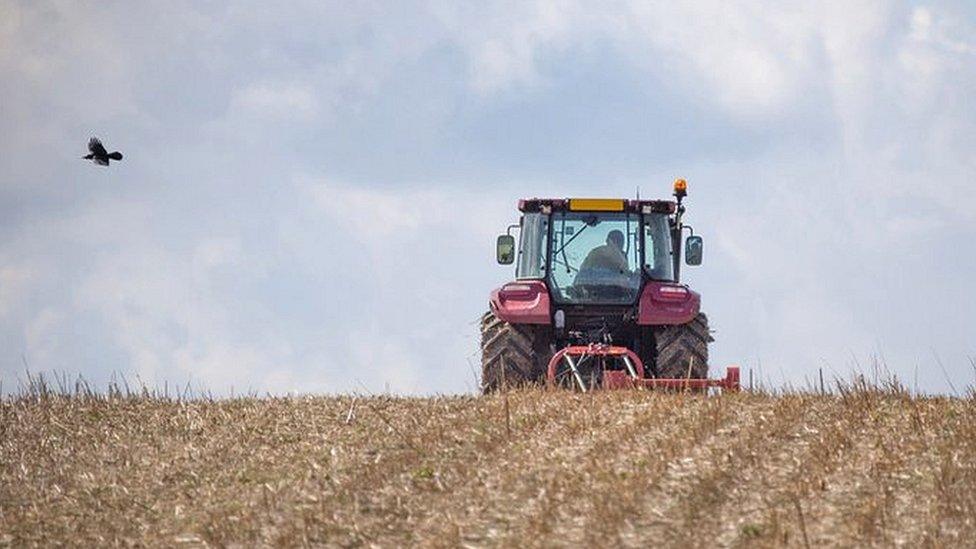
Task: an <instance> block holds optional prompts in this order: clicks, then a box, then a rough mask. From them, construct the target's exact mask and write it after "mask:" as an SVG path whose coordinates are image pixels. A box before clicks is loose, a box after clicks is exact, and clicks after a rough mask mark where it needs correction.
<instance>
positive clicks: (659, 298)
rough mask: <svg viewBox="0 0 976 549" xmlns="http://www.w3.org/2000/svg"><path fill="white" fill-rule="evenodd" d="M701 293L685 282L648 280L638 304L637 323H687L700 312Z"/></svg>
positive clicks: (652, 324) (649, 324) (643, 324)
mask: <svg viewBox="0 0 976 549" xmlns="http://www.w3.org/2000/svg"><path fill="white" fill-rule="evenodd" d="M700 308H701V295H700V294H699V293H698V292H695V291H692V290H691V289H689V288H688V287H687V286H685V285H683V284H676V283H674V282H656V281H651V282H648V283H647V284H646V285H645V286H644V291H643V292H641V296H640V300H639V301H638V304H637V324H640V325H642V326H659V325H664V324H668V325H673V324H686V323H688V322H691V321H692V319H694V318H695V316H696V315H697V314H698V311H699V309H700Z"/></svg>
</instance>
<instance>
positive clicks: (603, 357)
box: [546, 343, 740, 393]
mask: <svg viewBox="0 0 976 549" xmlns="http://www.w3.org/2000/svg"><path fill="white" fill-rule="evenodd" d="M689 366H691V365H689ZM692 369H693V368H691V367H689V375H690V372H691V370H692ZM546 381H547V382H548V383H549V384H552V385H559V386H563V387H565V386H570V387H573V388H575V389H579V390H580V391H582V392H584V393H585V392H587V391H591V390H593V389H634V388H646V389H668V390H672V391H682V390H690V391H707V390H708V389H710V388H713V387H715V388H719V389H722V390H723V391H730V392H738V391H739V388H740V386H739V367H738V366H729V367H728V368H726V371H725V377H724V378H722V379H700V378H692V377H686V378H660V377H646V376H645V370H644V363H643V362H641V359H640V357H638V356H637V354H636V353H634V352H633V351H631V350H630V349H628V348H626V347H614V346H612V345H606V344H602V343H592V344H590V345H586V346H582V345H571V346H569V347H565V348H563V349H561V350H559V351H558V352H557V353H556V354H555V355H553V357H552V359H551V360H550V361H549V367H548V368H547V371H546Z"/></svg>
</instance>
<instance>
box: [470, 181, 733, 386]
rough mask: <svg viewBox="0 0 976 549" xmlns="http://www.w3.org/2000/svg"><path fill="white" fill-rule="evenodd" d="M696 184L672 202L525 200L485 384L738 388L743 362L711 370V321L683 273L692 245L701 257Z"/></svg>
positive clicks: (509, 246)
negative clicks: (691, 195) (720, 371)
mask: <svg viewBox="0 0 976 549" xmlns="http://www.w3.org/2000/svg"><path fill="white" fill-rule="evenodd" d="M687 189H688V185H687V183H686V182H685V181H684V180H683V179H678V180H676V181H675V183H674V200H639V199H638V200H628V199H617V198H531V199H524V200H520V201H519V204H518V207H519V211H520V212H521V217H520V219H519V223H518V224H517V225H512V226H510V227H509V228H508V231H506V234H503V235H501V236H499V237H498V242H497V248H496V255H497V260H498V262H499V263H500V264H503V265H511V264H513V263H514V264H515V265H516V269H515V280H514V281H512V282H509V283H507V284H505V285H504V286H502V287H501V288H498V289H496V290H495V291H493V292H492V293H491V299H490V301H489V311H488V312H487V313H485V315H484V317H483V318H482V326H481V347H482V390H483V391H484V392H486V393H488V392H491V391H495V390H498V389H500V388H501V387H502V386H503V385H509V386H512V385H524V384H542V383H550V384H556V385H560V386H564V387H567V388H573V389H576V390H581V391H588V390H591V389H597V388H604V389H618V388H631V387H647V388H663V389H673V390H677V389H688V390H707V389H709V388H711V387H718V388H720V389H722V390H725V391H736V390H738V388H739V373H738V368H735V367H730V368H729V369H728V371H727V373H726V376H725V378H723V379H708V343H709V342H711V341H712V336H711V332H710V330H709V327H708V318H707V317H706V316H705V314H704V313H702V312H701V310H700V308H701V296H700V295H699V294H698V293H696V292H694V291H692V290H691V289H690V288H689V287H688V286H687V285H685V284H682V283H681V282H680V274H681V266H682V261H681V259H682V257H681V256H682V252H683V255H684V263H685V264H687V265H700V264H701V261H702V238H701V237H700V236H697V235H695V234H694V231H693V230H692V228H691V227H690V226H688V225H686V224H684V223H683V221H682V217H683V215H684V212H685V207H684V205H683V204H682V200H683V199H684V198H685V196H687ZM513 230H518V243H517V245H516V239H515V236H514V235H512V234H511V233H512V231H513ZM686 231H687V232H688V235H687V236H686V235H685V232H686ZM682 243H683V244H684V245H683V246H682Z"/></svg>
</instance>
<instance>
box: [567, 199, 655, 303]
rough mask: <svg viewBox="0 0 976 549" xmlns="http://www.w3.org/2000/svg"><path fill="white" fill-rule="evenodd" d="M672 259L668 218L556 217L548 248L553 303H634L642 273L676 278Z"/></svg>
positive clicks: (623, 215)
mask: <svg viewBox="0 0 976 549" xmlns="http://www.w3.org/2000/svg"><path fill="white" fill-rule="evenodd" d="M642 232H643V233H644V236H645V239H646V245H647V247H648V253H647V254H646V257H645V254H644V253H643V251H642V249H641V244H642V240H641V233H642ZM670 253H671V252H670V235H669V233H668V223H667V216H666V215H663V214H661V215H656V214H651V215H645V216H641V215H639V214H634V213H616V212H614V213H607V212H598V213H597V212H558V213H553V214H552V242H551V246H550V247H549V265H550V273H549V279H550V287H551V290H552V295H553V298H554V299H555V300H556V301H557V302H560V303H603V304H628V303H633V302H634V301H635V300H636V299H637V294H638V292H639V291H640V288H641V272H642V267H643V271H644V272H646V273H647V275H648V276H649V277H650V278H655V279H659V280H671V279H672V278H673V277H672V269H671V256H670Z"/></svg>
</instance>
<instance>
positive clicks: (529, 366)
mask: <svg viewBox="0 0 976 549" xmlns="http://www.w3.org/2000/svg"><path fill="white" fill-rule="evenodd" d="M547 329H548V326H536V325H533V324H510V323H508V322H505V321H504V320H501V319H500V318H498V317H496V316H495V315H494V313H492V312H490V311H489V312H487V313H485V314H484V316H482V317H481V392H482V393H484V394H488V393H493V392H495V391H498V390H501V389H507V388H512V387H520V386H524V385H532V384H541V383H542V382H544V381H545V379H546V370H547V369H548V368H549V359H551V358H552V354H553V353H552V348H551V346H550V344H549V339H550V338H549V336H548V335H547Z"/></svg>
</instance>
